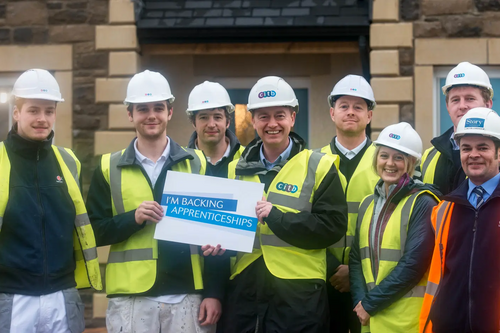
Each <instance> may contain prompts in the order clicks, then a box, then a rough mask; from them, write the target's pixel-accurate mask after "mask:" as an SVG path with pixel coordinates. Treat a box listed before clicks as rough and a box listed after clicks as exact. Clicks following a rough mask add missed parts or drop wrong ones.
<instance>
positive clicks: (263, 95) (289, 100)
mask: <svg viewBox="0 0 500 333" xmlns="http://www.w3.org/2000/svg"><path fill="white" fill-rule="evenodd" d="M270 106H290V107H292V108H293V109H294V111H295V112H297V113H298V112H299V101H298V100H297V97H295V92H294V91H293V89H292V87H291V86H290V85H289V84H288V83H287V82H286V81H285V80H283V79H282V78H280V77H278V76H266V77H263V78H262V79H260V80H259V81H257V83H256V84H255V85H254V86H253V87H252V89H251V90H250V95H249V96H248V105H247V108H248V110H249V111H252V110H255V109H260V108H267V107H270Z"/></svg>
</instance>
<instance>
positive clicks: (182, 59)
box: [0, 0, 500, 327]
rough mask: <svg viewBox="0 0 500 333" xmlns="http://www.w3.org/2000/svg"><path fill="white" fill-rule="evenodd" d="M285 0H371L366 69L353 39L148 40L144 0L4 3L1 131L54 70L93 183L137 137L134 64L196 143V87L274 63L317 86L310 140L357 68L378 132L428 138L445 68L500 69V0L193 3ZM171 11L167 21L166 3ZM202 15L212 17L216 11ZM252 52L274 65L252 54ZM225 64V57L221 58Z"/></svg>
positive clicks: (63, 123)
mask: <svg viewBox="0 0 500 333" xmlns="http://www.w3.org/2000/svg"><path fill="white" fill-rule="evenodd" d="M277 1H279V2H280V3H282V4H284V6H287V7H289V9H291V10H292V11H291V12H293V11H295V12H296V13H300V10H303V8H306V7H307V6H310V7H311V6H312V5H314V4H316V3H317V4H321V5H325V6H326V5H329V6H331V8H330V9H329V10H330V11H331V12H332V13H333V12H335V13H337V12H338V11H337V10H338V9H339V8H344V7H342V6H345V7H346V8H347V7H349V6H351V7H349V8H350V9H349V8H348V9H346V10H345V11H344V12H339V13H341V15H340V16H342V14H345V15H350V14H349V13H353V12H354V11H355V9H353V8H354V6H355V5H356V4H363V3H369V4H370V6H369V8H370V13H369V17H370V23H371V24H370V26H369V33H368V37H369V58H368V59H369V66H368V67H367V68H364V67H366V66H364V65H363V61H362V58H363V55H362V52H363V51H362V50H360V46H359V43H358V42H353V41H341V40H332V41H318V42H314V43H308V42H307V41H304V42H294V43H288V42H286V41H285V42H283V41H280V42H276V43H266V44H262V43H258V42H252V43H238V44H227V43H226V44H224V43H219V44H210V43H203V42H189V43H176V44H163V45H158V44H156V45H155V44H150V43H148V44H145V43H142V42H141V38H139V37H138V34H137V31H138V27H137V23H136V19H138V18H139V17H138V15H137V14H138V13H140V11H139V10H140V9H141V8H142V9H144V3H145V2H144V1H143V0H134V1H132V0H37V1H25V0H4V1H2V2H1V3H0V116H1V117H0V136H5V134H6V132H7V130H8V125H7V121H8V117H7V116H6V114H5V113H6V112H8V108H5V107H3V108H2V104H1V103H2V93H3V91H4V90H5V91H7V90H8V89H9V86H10V87H11V85H12V84H13V82H14V80H15V78H16V77H17V76H18V75H19V74H20V73H21V72H22V71H24V70H26V69H29V68H36V67H39V68H45V69H48V70H50V71H52V72H53V73H54V75H55V76H56V78H57V80H58V81H59V83H60V85H61V89H62V93H63V96H64V98H65V100H66V101H65V102H64V103H61V104H60V105H59V106H58V116H57V123H56V127H55V129H56V140H55V141H56V144H59V145H63V146H67V147H72V148H73V149H74V151H75V153H76V155H77V156H78V157H79V158H80V160H81V161H82V166H83V167H82V170H83V178H84V191H85V192H86V189H87V187H88V184H89V182H90V178H91V173H92V171H93V169H94V168H95V167H96V165H97V160H98V158H97V157H98V156H99V155H100V154H102V153H107V152H111V151H114V150H117V149H121V148H123V147H125V146H126V145H127V144H128V142H129V141H130V140H131V139H132V138H133V137H134V131H133V130H132V127H131V124H130V123H129V122H128V119H127V117H126V113H125V109H124V106H123V104H122V101H123V99H124V97H125V92H126V86H127V83H128V81H129V79H130V77H131V76H132V75H133V74H135V73H136V72H138V71H140V70H143V69H146V68H149V69H155V70H159V71H161V72H162V73H164V74H165V75H167V77H168V79H169V81H170V82H171V86H172V90H173V93H174V95H175V96H176V102H175V105H174V118H173V120H172V124H171V126H169V135H171V136H172V137H173V138H175V139H176V141H178V142H180V143H181V144H186V143H187V139H188V137H189V135H190V133H191V131H192V127H191V125H190V124H189V122H188V121H187V118H186V117H185V114H184V110H185V109H186V106H187V105H186V104H187V96H188V94H189V91H190V90H191V89H192V87H193V86H194V85H195V84H198V83H200V82H202V81H203V80H206V79H209V80H216V81H219V82H221V83H223V84H224V85H225V86H226V88H248V87H249V86H251V85H252V84H253V83H254V82H255V81H256V79H257V78H258V77H259V76H264V75H269V74H272V73H269V71H268V68H273V71H274V73H275V74H279V75H283V76H284V77H285V78H287V79H288V80H290V82H291V83H292V85H294V86H297V87H300V88H302V87H304V88H305V89H307V90H308V100H309V101H308V108H309V113H308V117H309V119H308V121H309V122H308V124H309V128H310V132H309V133H310V134H309V138H308V139H309V142H310V146H311V147H313V148H314V147H319V146H322V145H324V144H326V142H328V141H329V140H330V139H331V137H332V136H333V135H334V133H335V131H334V126H333V124H332V122H331V120H330V118H329V115H328V106H327V103H326V96H327V95H328V94H329V92H330V91H331V89H332V87H333V85H334V84H335V83H336V82H337V81H338V80H339V79H340V78H342V77H343V76H344V75H346V74H349V73H354V74H360V75H362V74H365V76H370V77H371V84H372V86H373V89H374V92H375V98H376V100H377V102H378V105H377V109H376V111H375V112H374V118H373V123H372V138H376V136H377V135H378V132H379V131H380V130H381V129H382V128H384V127H385V126H387V125H389V124H391V123H395V122H398V121H408V122H409V123H411V124H413V125H414V126H415V128H416V129H417V131H418V132H419V133H420V135H421V136H422V139H423V141H424V145H425V146H426V147H428V146H429V145H430V143H429V142H430V139H431V138H432V137H434V136H435V135H436V134H437V131H438V126H437V122H439V120H438V115H439V104H438V99H439V94H438V93H436V91H438V88H439V87H438V86H437V85H438V84H439V83H438V78H439V75H442V72H443V71H446V70H449V68H451V67H452V66H454V65H456V64H457V63H459V62H461V61H470V62H472V63H475V64H477V65H480V66H485V68H488V69H491V70H492V71H494V70H496V67H495V66H500V12H499V10H500V2H499V1H498V0H446V1H442V0H371V1H370V0H256V1H242V0H231V1H230V0H227V1H218V0H203V1H201V0H189V1H187V2H189V3H190V6H193V7H192V8H193V9H196V8H197V7H196V6H200V8H202V9H203V7H204V6H205V7H206V6H209V5H210V6H216V3H217V4H219V3H220V4H221V5H220V6H221V8H220V9H221V11H220V12H221V13H224V10H225V9H231V10H239V11H241V13H243V14H242V15H247V14H245V13H247V12H248V10H249V8H251V6H252V5H255V4H257V3H258V4H259V6H263V7H266V6H269V8H267V9H269V10H268V11H263V12H266V13H268V15H273V14H272V13H273V12H276V8H275V7H272V6H271V5H274V4H275V3H277ZM155 3H156V6H157V7H162V6H163V8H169V6H183V5H184V4H183V3H184V1H178V0H169V1H167V0H166V1H161V0H155ZM222 6H226V7H222ZM336 6H337V7H338V8H336ZM178 8H180V7H173V9H178ZM146 9H147V8H146ZM215 9H217V10H219V8H215ZM261 9H266V8H261ZM142 13H147V11H146V12H144V11H143V12H142ZM251 13H253V12H251ZM149 15H151V17H149V19H158V17H155V16H154V15H156V16H158V15H159V14H149ZM161 15H162V16H161V19H163V20H164V21H165V22H168V20H169V18H168V17H167V16H166V15H167V14H166V11H165V12H163V14H161ZM204 15H210V14H209V11H208V10H207V11H205V12H204ZM222 15H223V14H222ZM250 15H252V14H250ZM280 19H281V18H280ZM320 20H321V19H320V18H318V21H316V22H319V21H320ZM170 22H172V21H170ZM247 22H249V21H247ZM262 22H266V19H265V18H262ZM303 22H305V21H303ZM214 45H215V46H214ZM252 57H255V59H258V60H259V62H260V63H261V64H265V66H259V65H258V64H255V63H252V61H250V60H251V59H252ZM214 59H218V61H215V60H214ZM221 59H222V60H221ZM221 61H222V62H223V63H224V66H221V65H219V63H220V62H221ZM242 64H244V65H243V66H242ZM266 66H267V67H266ZM439 73H441V74H439ZM2 89H3V90H2ZM2 112H3V113H4V114H1V113H2ZM0 139H4V137H1V138H0ZM106 258H107V249H106V248H101V249H100V259H101V261H102V263H103V265H104V264H105V262H106ZM82 295H83V297H84V299H85V301H86V303H87V310H86V311H87V313H86V314H87V318H88V326H89V327H91V326H99V325H103V318H104V316H105V309H106V298H105V294H103V293H100V294H93V293H92V292H90V291H83V292H82Z"/></svg>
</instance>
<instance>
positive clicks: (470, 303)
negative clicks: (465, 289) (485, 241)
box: [469, 209, 478, 332]
mask: <svg viewBox="0 0 500 333" xmlns="http://www.w3.org/2000/svg"><path fill="white" fill-rule="evenodd" d="M474 214H475V215H474V228H473V229H472V233H473V236H472V251H471V254H470V262H469V328H470V331H471V332H473V330H472V301H471V295H472V262H473V260H474V248H475V244H476V229H477V215H478V210H477V209H475V213H474Z"/></svg>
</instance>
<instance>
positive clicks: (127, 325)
mask: <svg viewBox="0 0 500 333" xmlns="http://www.w3.org/2000/svg"><path fill="white" fill-rule="evenodd" d="M201 301H202V296H201V295H195V294H191V295H187V296H186V297H185V298H184V299H183V300H182V302H180V303H176V304H168V303H161V302H157V301H152V300H150V299H148V298H145V297H114V298H110V299H109V304H108V309H107V312H106V327H107V329H108V333H118V332H121V333H131V332H133V333H160V332H161V333H213V332H215V325H210V326H200V323H199V321H198V314H199V310H200V304H201Z"/></svg>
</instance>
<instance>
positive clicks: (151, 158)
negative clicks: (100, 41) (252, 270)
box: [87, 70, 229, 333]
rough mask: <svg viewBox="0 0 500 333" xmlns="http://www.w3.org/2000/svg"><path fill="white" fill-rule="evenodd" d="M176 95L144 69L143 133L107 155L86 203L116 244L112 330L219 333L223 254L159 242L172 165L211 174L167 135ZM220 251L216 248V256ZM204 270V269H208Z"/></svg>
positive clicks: (109, 270)
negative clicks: (164, 195) (157, 230)
mask: <svg viewBox="0 0 500 333" xmlns="http://www.w3.org/2000/svg"><path fill="white" fill-rule="evenodd" d="M173 101H174V96H173V95H172V93H171V91H170V86H169V84H168V82H167V80H166V79H165V77H164V76H163V75H161V74H160V73H157V72H152V71H148V70H146V71H144V72H141V73H138V74H136V75H135V76H134V77H133V78H132V79H131V80H130V82H129V84H128V88H127V97H126V99H125V104H126V105H127V111H128V118H129V120H130V122H132V123H133V124H134V127H135V129H136V132H137V138H135V139H134V140H132V142H131V143H130V145H129V146H128V147H127V148H126V149H124V150H121V151H118V152H115V153H112V154H105V155H103V156H102V158H101V161H100V163H99V166H98V167H97V169H96V171H95V173H94V176H93V179H92V182H91V184H90V189H89V194H88V200H87V206H88V209H89V216H90V220H91V222H92V225H93V227H94V229H95V231H96V239H97V243H98V245H111V248H110V253H109V258H108V265H107V267H106V292H107V294H108V296H109V297H110V300H109V305H108V311H107V315H106V326H107V329H108V332H111V333H113V332H151V333H155V332H157V333H159V332H172V333H174V332H181V331H182V332H192V333H195V332H214V331H215V324H216V323H217V321H218V318H219V316H220V312H221V305H220V299H222V297H223V291H224V285H225V281H224V280H225V279H227V274H226V275H224V274H223V272H224V270H223V269H221V267H224V264H225V265H229V262H228V261H226V262H224V260H222V259H223V257H219V256H217V257H212V256H210V257H207V258H206V259H205V260H204V262H203V256H201V255H200V249H199V247H198V246H193V245H187V244H180V243H173V242H167V241H157V240H155V239H153V234H154V231H155V225H156V223H158V222H159V221H160V220H161V219H162V216H163V215H164V213H163V209H162V207H161V206H160V204H159V202H160V199H161V196H162V193H163V187H164V184H165V179H166V173H167V171H168V170H173V171H178V172H191V173H197V174H205V169H206V160H205V157H204V156H203V153H202V152H201V151H199V150H196V151H195V150H192V149H189V148H182V147H180V146H179V145H178V144H177V143H176V142H174V141H173V140H172V139H171V138H170V137H168V136H167V125H168V122H169V120H170V119H171V117H172V113H173V108H172V102H173ZM216 252H217V249H216V251H215V252H214V254H215V253H216ZM203 267H204V268H203Z"/></svg>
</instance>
